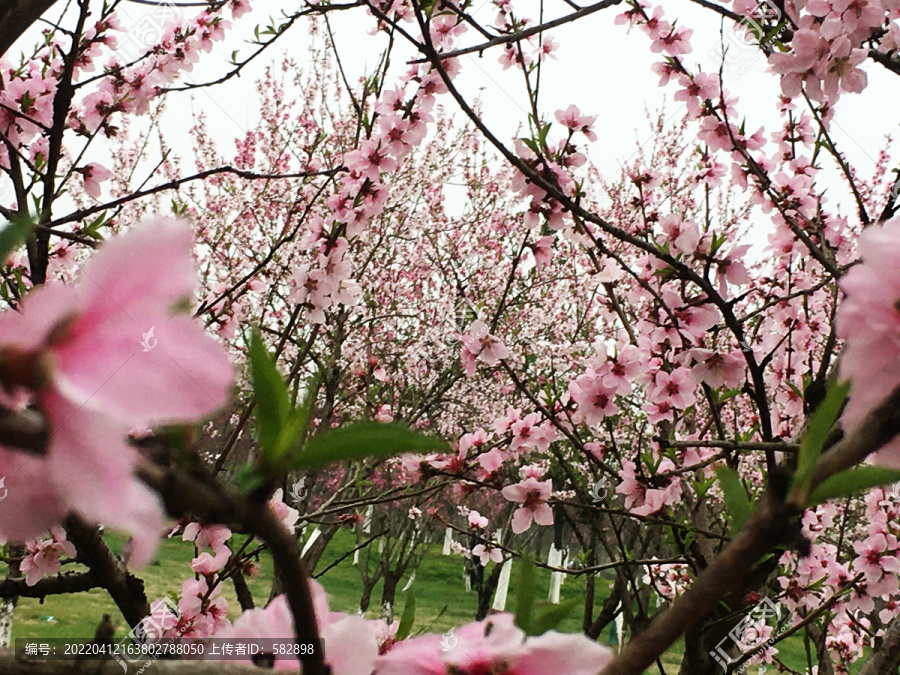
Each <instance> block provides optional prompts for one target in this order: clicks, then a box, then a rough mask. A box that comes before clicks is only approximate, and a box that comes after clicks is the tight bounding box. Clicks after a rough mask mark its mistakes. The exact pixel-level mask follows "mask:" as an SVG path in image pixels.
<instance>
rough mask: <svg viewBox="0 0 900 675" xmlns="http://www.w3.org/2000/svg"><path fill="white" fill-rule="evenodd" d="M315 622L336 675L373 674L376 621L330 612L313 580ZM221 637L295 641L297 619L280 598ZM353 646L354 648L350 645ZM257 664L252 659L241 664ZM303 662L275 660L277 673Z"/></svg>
mask: <svg viewBox="0 0 900 675" xmlns="http://www.w3.org/2000/svg"><path fill="white" fill-rule="evenodd" d="M309 585H310V591H311V593H312V596H313V606H314V609H315V619H316V623H317V624H318V627H319V633H320V635H321V637H322V643H323V649H324V651H325V654H324V656H325V662H326V663H327V664H328V665H329V666H330V667H331V672H332V675H363V674H366V673H371V672H372V668H373V665H374V662H375V658H376V656H377V655H378V641H377V639H376V628H378V629H379V633H382V634H383V633H384V626H381V627H380V628H379V627H378V626H377V625H376V623H375V622H372V621H366V620H365V619H362V618H361V617H358V616H349V615H347V614H342V613H339V612H329V611H328V603H327V599H326V597H325V591H324V590H323V589H322V586H321V585H320V584H319V583H318V582H316V581H310V582H309ZM216 637H217V638H230V639H233V640H234V639H238V640H239V639H257V640H258V639H263V638H269V639H291V638H293V637H294V618H293V616H292V615H291V610H290V607H289V606H288V602H287V598H286V596H284V595H279V596H278V597H276V598H275V599H274V600H272V602H270V603H269V604H268V606H267V607H266V608H265V609H251V610H249V611H246V612H244V613H243V614H241V615H240V616H239V617H238V618H237V619H235V621H234V624H233V625H231V626H226V627H225V628H224V629H222V630H221V631H219V632H218V633H217V634H216ZM348 645H352V646H353V648H352V649H348V648H347V646H348ZM238 662H239V663H244V664H246V665H253V663H252V661H250V660H249V659H247V660H245V661H238ZM299 667H300V663H299V661H298V660H297V659H296V658H288V657H282V656H276V657H275V667H274V669H275V670H296V669H297V668H299Z"/></svg>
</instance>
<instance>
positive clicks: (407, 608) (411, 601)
mask: <svg viewBox="0 0 900 675" xmlns="http://www.w3.org/2000/svg"><path fill="white" fill-rule="evenodd" d="M415 620H416V594H415V593H413V592H412V589H410V590H409V592H408V593H407V594H406V604H405V605H404V606H403V615H402V616H401V617H400V625H399V626H398V627H397V635H396V639H397V640H405V639H406V638H407V637H409V633H410V631H411V630H412V627H413V623H415Z"/></svg>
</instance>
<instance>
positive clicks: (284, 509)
mask: <svg viewBox="0 0 900 675" xmlns="http://www.w3.org/2000/svg"><path fill="white" fill-rule="evenodd" d="M269 508H270V509H272V512H273V513H274V514H275V515H276V516H277V517H278V519H279V520H280V521H281V523H282V525H284V527H285V528H286V529H287V531H288V532H293V531H294V528H295V527H296V526H297V521H298V520H300V512H299V511H298V510H297V509H293V508H291V507H290V506H288V505H287V504H285V503H284V490H283V489H282V488H278V489H277V490H275V494H273V495H272V498H271V499H270V500H269Z"/></svg>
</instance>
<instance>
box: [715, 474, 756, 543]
mask: <svg viewBox="0 0 900 675" xmlns="http://www.w3.org/2000/svg"><path fill="white" fill-rule="evenodd" d="M716 475H717V476H718V477H719V484H720V485H721V486H722V492H724V493H725V508H726V509H727V510H728V517H729V518H730V519H731V529H732V532H737V531H738V530H740V529H741V528H742V527H743V526H744V524H745V523H746V522H747V520H748V519H749V518H750V500H749V498H748V497H747V490H746V488H745V487H744V484H743V483H742V482H741V479H740V477H739V476H738V475H737V472H736V471H735V470H734V469H732V468H731V467H727V466H723V467H720V468H719V469H717V470H716Z"/></svg>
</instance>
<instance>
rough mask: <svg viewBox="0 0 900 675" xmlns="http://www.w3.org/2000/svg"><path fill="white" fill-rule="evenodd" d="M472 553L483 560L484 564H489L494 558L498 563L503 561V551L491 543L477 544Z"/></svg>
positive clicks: (482, 563)
mask: <svg viewBox="0 0 900 675" xmlns="http://www.w3.org/2000/svg"><path fill="white" fill-rule="evenodd" d="M472 555H474V556H475V557H476V558H478V559H479V560H480V561H481V565H482V566H484V565H487V564H488V561H489V560H493V561H494V562H495V563H497V564H498V565H499V564H500V563H502V562H503V551H501V550H500V549H499V548H494V547H493V546H490V545H488V546H485V545H484V544H476V545H475V547H474V548H473V549H472Z"/></svg>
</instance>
